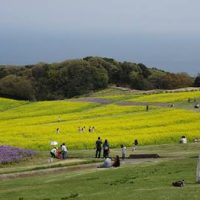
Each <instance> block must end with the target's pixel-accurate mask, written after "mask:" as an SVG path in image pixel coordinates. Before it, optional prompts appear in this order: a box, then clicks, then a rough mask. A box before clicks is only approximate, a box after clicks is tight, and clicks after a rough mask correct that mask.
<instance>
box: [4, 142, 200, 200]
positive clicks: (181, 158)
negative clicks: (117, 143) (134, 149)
mask: <svg viewBox="0 0 200 200" xmlns="http://www.w3.org/2000/svg"><path fill="white" fill-rule="evenodd" d="M80 151H81V150H80ZM138 151H139V152H140V153H141V152H143V153H144V152H151V153H155V152H157V153H159V155H160V156H161V158H159V159H152V160H146V161H145V160H144V161H141V162H139V163H137V161H130V160H126V161H125V162H123V163H122V165H121V167H120V168H116V169H114V168H111V169H97V168H96V167H94V168H92V169H81V167H80V166H79V169H78V171H69V170H66V172H61V173H59V172H55V173H49V174H48V175H42V173H41V174H40V175H39V176H38V175H36V176H30V177H24V178H23V177H18V178H14V179H7V180H2V181H1V182H0V199H2V200H5V199H6V200H16V199H17V200H18V199H21V200H22V199H23V200H26V199H27V200H64V199H80V200H81V199H82V200H94V199H97V200H98V199H99V200H101V199H104V198H108V199H112V200H121V199H122V200H127V199H135V200H155V199H156V200H168V199H170V200H171V199H173V200H180V199H181V200H188V199H192V200H199V196H200V184H197V183H196V177H195V176H196V166H197V156H198V152H199V151H200V145H199V144H188V145H157V146H155V145H154V146H143V147H140V148H139V149H138ZM182 179H184V180H185V186H184V187H183V188H176V187H173V186H172V182H173V181H177V180H182Z"/></svg>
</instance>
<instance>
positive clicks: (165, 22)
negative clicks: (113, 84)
mask: <svg viewBox="0 0 200 200" xmlns="http://www.w3.org/2000/svg"><path fill="white" fill-rule="evenodd" d="M199 9H200V1H199V0H0V64H34V63H38V62H41V61H43V62H57V61H63V60H65V59H71V58H81V57H84V56H105V57H113V58H115V59H116V60H120V61H125V60H126V61H133V62H142V63H144V64H145V65H147V66H150V67H151V66H154V67H158V68H162V69H166V70H170V71H175V72H180V71H186V72H189V73H192V74H194V73H197V72H200V55H199V54H200V12H199Z"/></svg>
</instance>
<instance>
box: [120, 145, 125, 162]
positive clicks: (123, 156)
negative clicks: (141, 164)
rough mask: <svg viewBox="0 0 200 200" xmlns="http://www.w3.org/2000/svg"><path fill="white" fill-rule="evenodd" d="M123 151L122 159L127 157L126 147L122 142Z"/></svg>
mask: <svg viewBox="0 0 200 200" xmlns="http://www.w3.org/2000/svg"><path fill="white" fill-rule="evenodd" d="M121 151H122V160H124V159H125V158H126V147H125V146H124V145H123V144H122V145H121Z"/></svg>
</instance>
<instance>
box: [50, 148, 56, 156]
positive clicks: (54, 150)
mask: <svg viewBox="0 0 200 200" xmlns="http://www.w3.org/2000/svg"><path fill="white" fill-rule="evenodd" d="M56 152H57V149H56V147H54V148H53V149H51V151H50V154H51V157H52V158H55V157H56Z"/></svg>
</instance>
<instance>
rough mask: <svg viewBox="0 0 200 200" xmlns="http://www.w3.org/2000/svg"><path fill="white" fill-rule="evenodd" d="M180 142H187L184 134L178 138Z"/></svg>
mask: <svg viewBox="0 0 200 200" xmlns="http://www.w3.org/2000/svg"><path fill="white" fill-rule="evenodd" d="M180 143H181V144H187V138H186V137H185V136H182V137H181V139H180Z"/></svg>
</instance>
